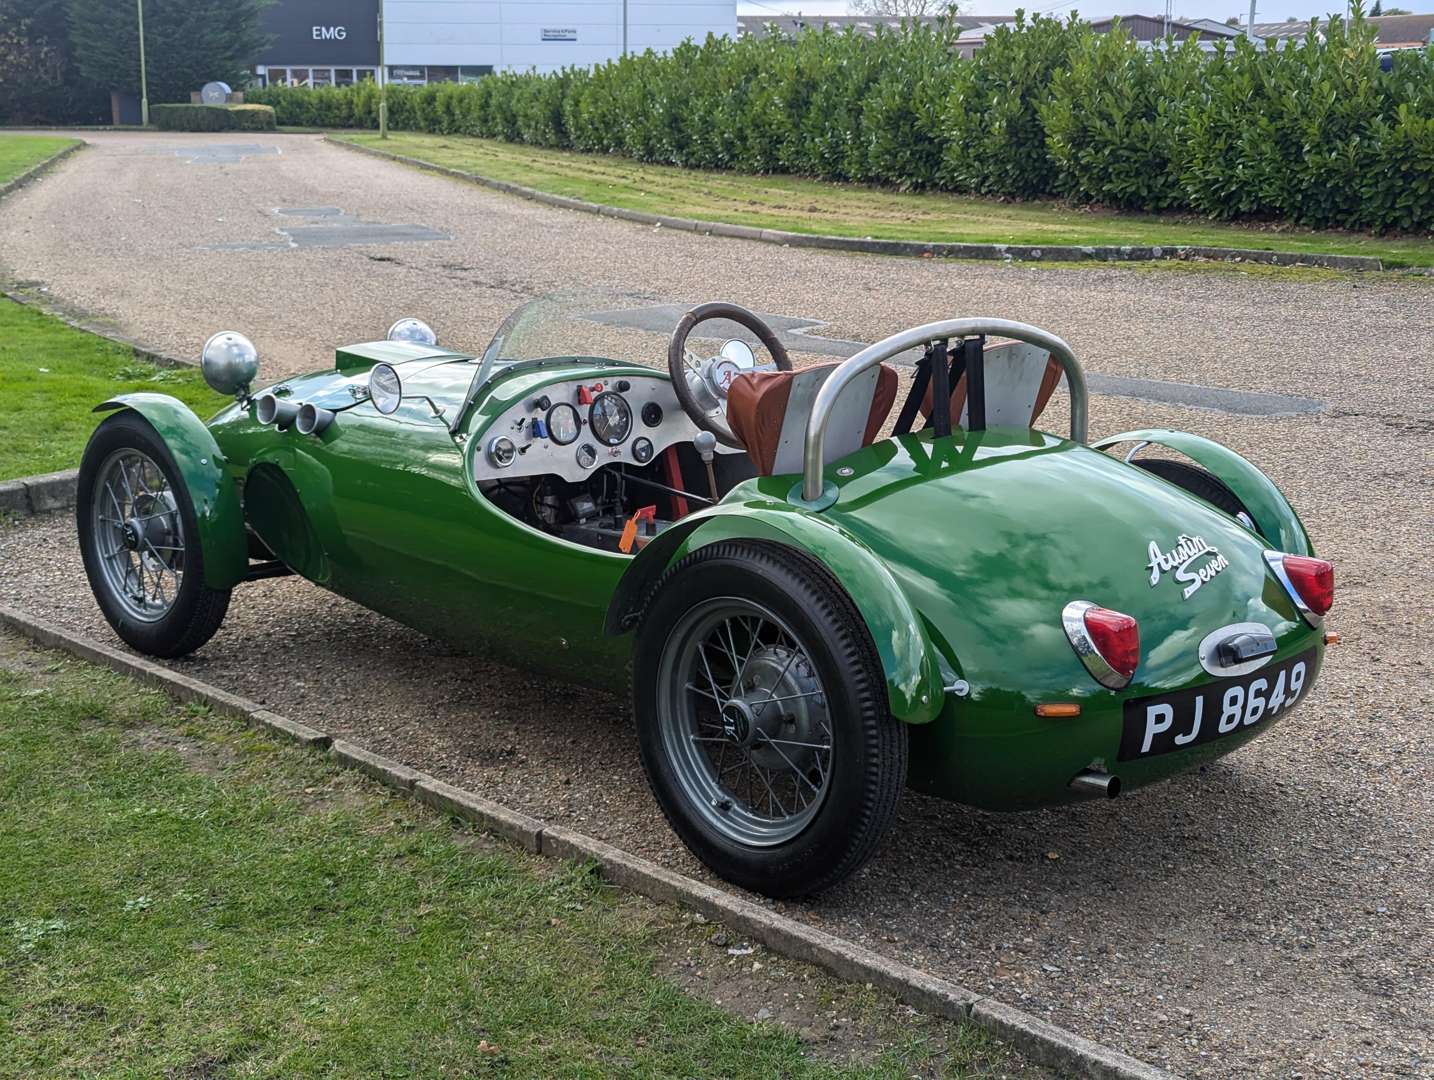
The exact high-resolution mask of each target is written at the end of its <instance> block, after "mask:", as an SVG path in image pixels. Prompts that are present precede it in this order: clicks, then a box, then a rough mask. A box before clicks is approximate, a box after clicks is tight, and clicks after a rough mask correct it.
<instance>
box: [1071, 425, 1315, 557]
mask: <svg viewBox="0 0 1434 1080" xmlns="http://www.w3.org/2000/svg"><path fill="white" fill-rule="evenodd" d="M1123 442H1143V443H1154V444H1155V445H1156V446H1164V447H1168V448H1169V449H1171V450H1178V451H1179V452H1180V453H1182V454H1184V455H1185V456H1186V457H1188V458H1189V459H1190V460H1191V461H1193V462H1195V463H1196V464H1197V465H1199V466H1201V467H1202V468H1204V469H1208V470H1209V471H1210V472H1211V473H1213V474H1214V475H1215V476H1216V477H1218V478H1219V479H1220V481H1221V482H1222V483H1224V485H1225V486H1226V487H1228V488H1229V489H1230V490H1231V491H1233V492H1234V493H1235V497H1236V498H1238V499H1239V500H1240V502H1242V503H1244V505H1245V509H1246V510H1248V511H1249V512H1250V517H1252V518H1253V519H1254V521H1255V527H1256V528H1257V529H1258V530H1259V533H1260V535H1261V536H1263V537H1265V539H1267V540H1268V541H1269V542H1270V543H1271V544H1273V545H1274V546H1275V547H1276V548H1278V549H1279V550H1280V551H1287V552H1289V553H1290V554H1292V555H1313V554H1314V545H1313V544H1311V543H1310V538H1309V533H1307V532H1306V531H1305V527H1304V524H1303V523H1302V522H1301V521H1300V519H1299V515H1298V514H1296V513H1295V509H1294V507H1292V506H1291V505H1290V503H1289V500H1288V499H1286V498H1285V496H1284V493H1283V492H1281V491H1280V489H1279V488H1278V487H1276V486H1275V483H1274V481H1273V480H1271V479H1270V478H1269V477H1268V476H1266V475H1265V474H1264V473H1263V472H1261V471H1260V470H1259V468H1257V467H1256V466H1255V465H1252V464H1251V463H1250V462H1248V461H1246V460H1245V459H1244V458H1242V457H1241V456H1240V455H1239V454H1237V453H1235V451H1233V450H1231V449H1230V448H1229V447H1225V446H1221V445H1220V444H1219V443H1217V442H1214V441H1212V440H1210V439H1206V438H1204V437H1202V436H1200V435H1192V434H1190V433H1189V432H1188V431H1168V430H1166V429H1164V428H1146V429H1142V430H1140V431H1126V432H1122V433H1121V434H1119V435H1112V436H1110V437H1109V438H1107V439H1101V440H1100V441H1099V442H1097V443H1092V444H1091V445H1092V446H1093V447H1094V448H1095V449H1097V450H1105V449H1108V448H1109V447H1112V446H1115V445H1116V444H1117V443H1123Z"/></svg>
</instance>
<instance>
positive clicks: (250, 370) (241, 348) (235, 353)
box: [199, 330, 259, 394]
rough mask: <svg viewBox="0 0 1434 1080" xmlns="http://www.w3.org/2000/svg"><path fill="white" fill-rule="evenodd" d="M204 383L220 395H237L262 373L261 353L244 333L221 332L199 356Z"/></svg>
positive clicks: (207, 342) (207, 344) (208, 343)
mask: <svg viewBox="0 0 1434 1080" xmlns="http://www.w3.org/2000/svg"><path fill="white" fill-rule="evenodd" d="M199 370H200V371H201V372H202V373H203V374H204V381H205V382H207V383H208V384H209V386H210V387H211V388H212V389H213V390H214V391H215V392H216V393H220V394H237V393H239V392H240V391H241V390H244V389H245V388H247V387H248V385H249V384H250V383H252V382H253V381H254V376H256V375H258V374H259V350H257V349H256V348H254V343H253V342H252V341H250V340H249V339H248V338H246V337H245V336H244V335H243V334H238V333H235V332H234V331H233V330H221V331H219V333H217V334H215V335H214V336H213V337H211V338H210V339H209V340H208V341H206V342H205V343H204V348H203V350H201V351H200V353H199Z"/></svg>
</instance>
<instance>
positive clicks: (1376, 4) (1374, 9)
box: [1369, 0, 1384, 15]
mask: <svg viewBox="0 0 1434 1080" xmlns="http://www.w3.org/2000/svg"><path fill="white" fill-rule="evenodd" d="M1381 2H1382V0H1374V6H1373V7H1372V8H1370V9H1369V14H1370V15H1383V14H1384V9H1383V8H1381V7H1380V3H1381Z"/></svg>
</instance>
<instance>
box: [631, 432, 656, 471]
mask: <svg viewBox="0 0 1434 1080" xmlns="http://www.w3.org/2000/svg"><path fill="white" fill-rule="evenodd" d="M632 460H633V461H635V462H637V463H638V464H639V465H646V464H647V463H648V462H649V461H651V460H652V440H651V439H647V438H642V439H633V440H632Z"/></svg>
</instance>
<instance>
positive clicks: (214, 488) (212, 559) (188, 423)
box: [95, 394, 249, 590]
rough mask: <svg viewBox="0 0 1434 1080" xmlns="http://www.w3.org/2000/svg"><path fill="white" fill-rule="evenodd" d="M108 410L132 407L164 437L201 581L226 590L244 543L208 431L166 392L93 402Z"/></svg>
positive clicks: (244, 553) (245, 556)
mask: <svg viewBox="0 0 1434 1080" xmlns="http://www.w3.org/2000/svg"><path fill="white" fill-rule="evenodd" d="M114 409H133V410H134V411H135V412H137V413H139V415H140V416H142V417H144V419H145V421H146V422H147V423H148V424H149V426H150V427H152V428H154V430H155V432H156V433H157V434H158V435H159V437H160V438H161V439H163V440H164V445H165V446H167V447H168V448H169V452H170V454H171V455H172V456H173V457H174V463H175V464H176V465H177V466H178V467H179V475H180V476H181V477H182V478H183V480H184V486H185V487H186V488H187V489H188V491H189V498H190V501H191V502H192V503H193V504H194V516H195V518H196V519H197V520H198V522H199V549H200V551H201V552H202V553H203V555H204V584H206V585H208V586H209V587H210V588H211V589H220V590H223V589H232V588H233V587H234V586H235V585H237V584H239V582H241V581H243V580H244V577H245V575H246V574H247V573H248V570H249V544H248V538H247V536H246V535H245V531H244V509H243V507H242V506H241V505H240V502H239V492H238V491H237V490H236V489H235V487H234V481H233V480H231V479H230V478H229V477H228V476H227V475H226V474H225V472H224V455H223V454H221V453H220V452H219V444H218V443H217V442H215V441H214V436H213V434H211V433H210V431H209V428H207V427H206V426H205V425H204V421H203V420H201V419H199V417H197V416H195V415H194V413H193V412H192V411H190V408H189V406H187V405H185V404H184V402H182V401H180V400H179V399H178V398H173V397H170V396H169V395H168V394H121V395H120V396H119V397H115V398H111V399H110V400H109V401H106V402H103V403H102V404H99V405H96V406H95V412H109V411H112V410H114Z"/></svg>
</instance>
